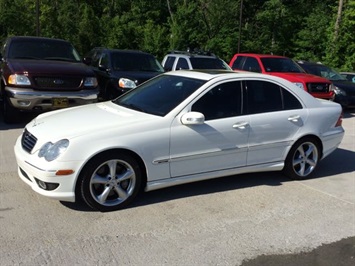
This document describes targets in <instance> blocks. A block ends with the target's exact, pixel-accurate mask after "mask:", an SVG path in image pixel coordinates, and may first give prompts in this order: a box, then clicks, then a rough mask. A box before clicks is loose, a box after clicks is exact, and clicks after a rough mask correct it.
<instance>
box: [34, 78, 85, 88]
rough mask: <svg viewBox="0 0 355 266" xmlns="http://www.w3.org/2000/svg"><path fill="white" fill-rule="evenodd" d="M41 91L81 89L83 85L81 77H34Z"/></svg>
mask: <svg viewBox="0 0 355 266" xmlns="http://www.w3.org/2000/svg"><path fill="white" fill-rule="evenodd" d="M34 81H35V83H36V85H37V87H38V88H39V89H64V90H65V89H67V90H69V89H70V90H73V89H79V88H80V85H81V83H82V79H81V78H80V77H34Z"/></svg>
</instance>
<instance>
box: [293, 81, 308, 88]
mask: <svg viewBox="0 0 355 266" xmlns="http://www.w3.org/2000/svg"><path fill="white" fill-rule="evenodd" d="M293 84H295V85H296V86H297V87H298V88H300V89H302V90H306V89H305V87H304V86H303V84H302V83H301V82H294V83H293Z"/></svg>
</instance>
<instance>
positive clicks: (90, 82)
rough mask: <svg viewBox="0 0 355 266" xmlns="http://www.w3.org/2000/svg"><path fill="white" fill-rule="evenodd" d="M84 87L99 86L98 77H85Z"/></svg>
mask: <svg viewBox="0 0 355 266" xmlns="http://www.w3.org/2000/svg"><path fill="white" fill-rule="evenodd" d="M84 87H97V79H96V78H95V77H88V78H85V79H84Z"/></svg>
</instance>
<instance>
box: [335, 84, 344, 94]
mask: <svg viewBox="0 0 355 266" xmlns="http://www.w3.org/2000/svg"><path fill="white" fill-rule="evenodd" d="M334 93H335V94H336V95H343V96H346V92H345V91H344V90H342V89H340V88H339V87H337V86H334Z"/></svg>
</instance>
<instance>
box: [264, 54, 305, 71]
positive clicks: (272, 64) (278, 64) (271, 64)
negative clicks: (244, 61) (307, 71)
mask: <svg viewBox="0 0 355 266" xmlns="http://www.w3.org/2000/svg"><path fill="white" fill-rule="evenodd" d="M260 60H261V62H262V63H263V65H264V68H265V71H266V72H285V73H287V72H294V73H302V72H304V71H303V69H302V68H301V67H300V66H299V65H297V64H296V63H295V62H294V61H293V60H292V59H290V58H283V57H265V58H261V59H260Z"/></svg>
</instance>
